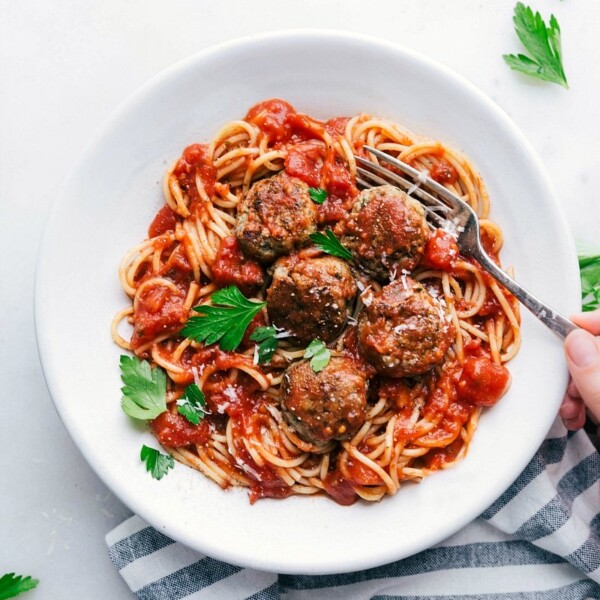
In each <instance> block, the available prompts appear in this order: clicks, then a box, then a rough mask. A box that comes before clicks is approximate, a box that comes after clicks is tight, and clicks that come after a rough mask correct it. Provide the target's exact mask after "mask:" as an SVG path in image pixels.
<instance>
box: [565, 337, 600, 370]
mask: <svg viewBox="0 0 600 600" xmlns="http://www.w3.org/2000/svg"><path fill="white" fill-rule="evenodd" d="M566 350H567V355H568V356H569V359H570V360H571V361H572V362H573V364H574V365H575V366H576V367H580V368H585V367H589V366H590V365H593V364H594V363H595V362H597V361H598V358H599V354H600V353H599V352H598V343H597V342H596V338H594V336H593V335H592V334H591V333H588V332H587V331H583V330H582V329H578V330H575V331H574V332H573V333H571V335H569V338H568V341H567V344H566Z"/></svg>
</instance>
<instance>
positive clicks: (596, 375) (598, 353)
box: [565, 329, 600, 419]
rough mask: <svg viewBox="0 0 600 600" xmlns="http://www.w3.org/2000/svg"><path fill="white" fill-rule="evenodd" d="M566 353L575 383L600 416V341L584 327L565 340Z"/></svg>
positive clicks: (589, 405) (592, 408)
mask: <svg viewBox="0 0 600 600" xmlns="http://www.w3.org/2000/svg"><path fill="white" fill-rule="evenodd" d="M565 354H566V357H567V364H568V366H569V371H570V373H571V377H572V378H573V383H574V384H575V386H576V388H577V390H578V392H579V394H580V395H581V397H582V398H583V401H584V402H585V404H586V406H587V407H588V409H589V410H590V412H591V413H592V414H593V415H594V417H595V418H597V419H598V418H600V341H598V340H597V339H596V338H595V337H594V336H593V335H592V334H591V333H588V332H587V331H584V330H583V329H577V330H575V331H572V332H571V333H570V334H569V335H568V336H567V339H566V340H565Z"/></svg>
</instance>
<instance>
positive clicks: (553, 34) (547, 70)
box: [503, 2, 569, 88]
mask: <svg viewBox="0 0 600 600" xmlns="http://www.w3.org/2000/svg"><path fill="white" fill-rule="evenodd" d="M513 22H514V24H515V32H516V34H517V35H518V36H519V39H520V40H521V42H522V44H523V46H525V48H526V49H527V51H528V52H529V54H530V55H531V57H530V56H525V55H524V54H517V55H515V54H505V55H504V56H503V58H504V60H505V61H506V63H507V64H508V66H509V67H510V68H511V69H513V70H514V71H519V72H520V73H524V74H525V75H529V76H531V77H535V78H537V79H543V80H544V81H550V82H552V83H558V84H559V85H562V86H563V87H565V88H568V87H569V84H568V83H567V77H566V76H565V72H564V70H563V65H562V49H561V43H560V27H559V25H558V21H557V20H556V18H555V17H554V15H550V26H549V27H547V26H546V23H545V22H544V19H542V16H541V15H540V13H539V12H536V13H535V14H534V13H533V10H531V8H530V7H529V6H525V5H524V4H523V3H522V2H519V3H517V5H516V6H515V14H514V17H513Z"/></svg>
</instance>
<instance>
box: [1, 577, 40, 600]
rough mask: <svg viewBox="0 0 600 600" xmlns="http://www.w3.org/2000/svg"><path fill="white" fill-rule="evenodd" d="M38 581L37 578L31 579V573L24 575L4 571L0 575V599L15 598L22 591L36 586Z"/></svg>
mask: <svg viewBox="0 0 600 600" xmlns="http://www.w3.org/2000/svg"><path fill="white" fill-rule="evenodd" d="M38 583H39V580H37V579H32V578H31V575H27V576H26V577H24V576H23V575H15V574H14V573H6V574H5V575H2V577H0V600H7V599H8V598H15V597H16V596H19V595H20V594H22V593H23V592H27V591H29V590H32V589H33V588H34V587H37V584H38Z"/></svg>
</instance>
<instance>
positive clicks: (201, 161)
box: [173, 144, 217, 215]
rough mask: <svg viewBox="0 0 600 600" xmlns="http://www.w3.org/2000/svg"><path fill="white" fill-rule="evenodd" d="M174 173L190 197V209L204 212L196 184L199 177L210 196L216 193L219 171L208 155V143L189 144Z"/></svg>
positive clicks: (200, 212)
mask: <svg viewBox="0 0 600 600" xmlns="http://www.w3.org/2000/svg"><path fill="white" fill-rule="evenodd" d="M173 175H174V176H175V177H176V178H177V182H178V183H179V186H180V187H181V189H182V190H183V192H184V193H185V194H186V195H187V196H188V198H189V199H190V205H189V211H190V212H192V213H193V212H194V210H198V211H199V214H201V215H202V214H203V213H204V212H205V211H204V210H203V206H202V204H201V203H200V195H199V194H198V188H197V185H196V178H197V177H198V178H199V179H200V181H201V183H202V186H203V187H204V190H205V191H206V194H207V195H208V196H209V197H212V196H213V195H214V193H215V182H216V177H217V172H216V169H215V167H214V166H213V162H212V159H211V157H210V156H209V155H208V145H207V144H192V145H190V146H188V147H187V148H186V149H185V150H184V151H183V154H182V155H181V158H180V159H179V160H178V161H177V164H176V165H175V168H174V169H173Z"/></svg>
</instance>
